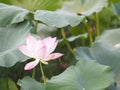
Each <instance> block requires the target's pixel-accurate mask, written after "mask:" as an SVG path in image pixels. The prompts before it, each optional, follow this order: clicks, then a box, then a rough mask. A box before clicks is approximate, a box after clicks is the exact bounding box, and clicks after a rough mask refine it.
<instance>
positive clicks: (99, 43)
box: [76, 29, 120, 81]
mask: <svg viewBox="0 0 120 90" xmlns="http://www.w3.org/2000/svg"><path fill="white" fill-rule="evenodd" d="M119 38H120V29H114V30H108V31H106V32H104V33H103V34H102V35H101V36H100V37H97V39H96V40H95V42H94V43H93V45H92V47H91V48H90V49H89V48H86V49H85V48H77V49H76V50H77V56H76V57H77V59H80V58H82V59H83V58H85V59H93V60H97V61H98V62H99V63H100V64H104V65H108V66H111V67H112V69H113V71H114V72H115V75H116V80H117V81H119V80H120V39H119Z"/></svg>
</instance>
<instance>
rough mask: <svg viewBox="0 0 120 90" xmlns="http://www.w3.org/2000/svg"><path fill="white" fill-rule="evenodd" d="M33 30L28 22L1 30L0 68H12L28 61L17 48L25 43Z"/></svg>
mask: <svg viewBox="0 0 120 90" xmlns="http://www.w3.org/2000/svg"><path fill="white" fill-rule="evenodd" d="M31 28H32V27H31V26H30V24H29V23H28V22H23V23H19V24H16V25H12V26H10V27H7V28H0V42H1V43H0V66H3V67H11V66H13V65H14V64H16V62H21V61H25V60H26V59H27V57H26V56H24V55H23V54H22V53H21V52H20V51H19V50H18V48H17V47H18V45H21V44H22V43H23V42H24V40H25V38H26V35H27V34H28V33H29V31H30V29H31Z"/></svg>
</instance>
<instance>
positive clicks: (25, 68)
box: [24, 59, 39, 70]
mask: <svg viewBox="0 0 120 90" xmlns="http://www.w3.org/2000/svg"><path fill="white" fill-rule="evenodd" d="M38 63H39V60H38V59H36V60H35V61H32V62H29V63H27V64H26V65H25V67H24V70H31V69H33V68H34V67H35V66H36V65H37V64H38Z"/></svg>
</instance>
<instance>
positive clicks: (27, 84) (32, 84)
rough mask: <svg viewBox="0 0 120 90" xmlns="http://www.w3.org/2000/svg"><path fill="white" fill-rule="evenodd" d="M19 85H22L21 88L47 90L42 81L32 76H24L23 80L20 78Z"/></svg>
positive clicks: (24, 89)
mask: <svg viewBox="0 0 120 90" xmlns="http://www.w3.org/2000/svg"><path fill="white" fill-rule="evenodd" d="M18 85H19V86H20V87H21V89H20V90H45V87H44V85H43V84H42V83H39V82H37V81H35V80H34V79H32V78H30V77H24V78H23V79H22V80H19V81H18Z"/></svg>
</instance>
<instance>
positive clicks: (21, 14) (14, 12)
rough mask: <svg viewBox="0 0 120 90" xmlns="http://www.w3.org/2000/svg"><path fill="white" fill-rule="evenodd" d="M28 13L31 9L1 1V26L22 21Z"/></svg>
mask: <svg viewBox="0 0 120 90" xmlns="http://www.w3.org/2000/svg"><path fill="white" fill-rule="evenodd" d="M28 13H29V11H27V10H25V9H23V8H20V7H16V6H11V5H6V4H2V3H0V26H2V27H5V26H9V25H11V24H14V23H18V22H22V21H24V19H25V17H26V15H27V14H28Z"/></svg>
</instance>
